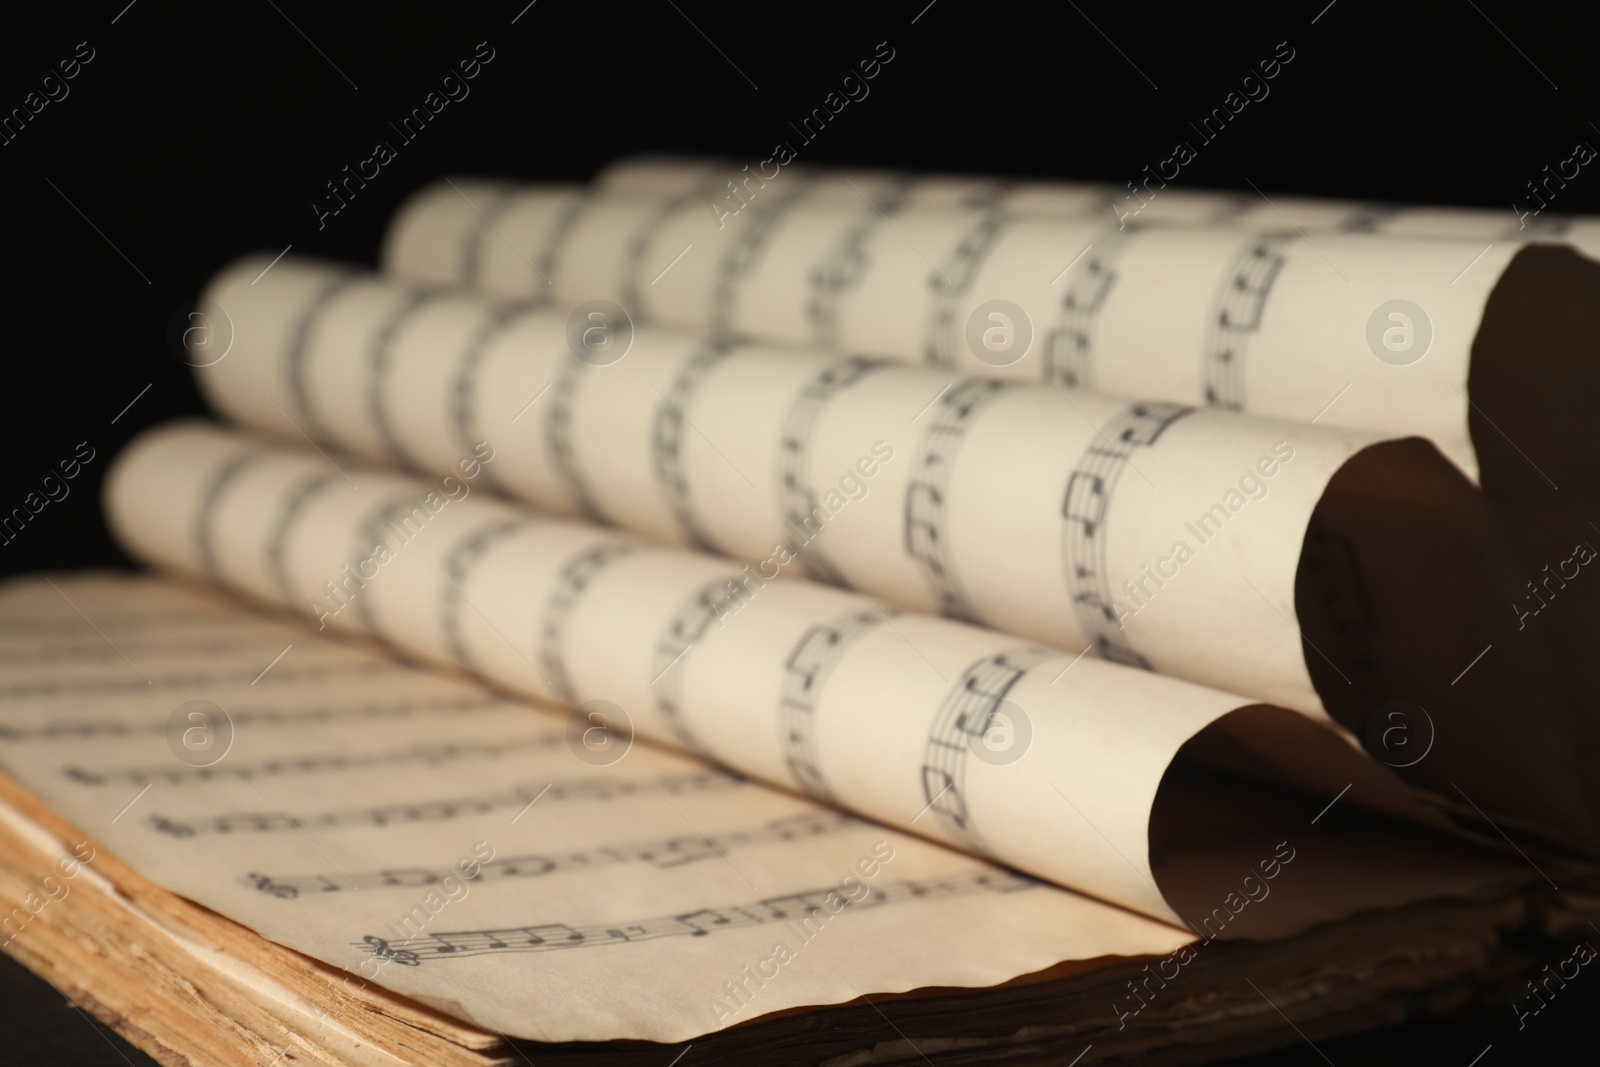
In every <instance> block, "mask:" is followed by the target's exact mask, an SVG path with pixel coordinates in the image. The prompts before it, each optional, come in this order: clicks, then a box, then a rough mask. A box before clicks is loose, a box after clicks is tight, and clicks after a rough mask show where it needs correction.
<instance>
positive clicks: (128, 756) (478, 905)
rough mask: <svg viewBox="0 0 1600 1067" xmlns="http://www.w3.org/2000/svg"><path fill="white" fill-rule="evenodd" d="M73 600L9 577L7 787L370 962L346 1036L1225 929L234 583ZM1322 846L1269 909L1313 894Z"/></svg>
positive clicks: (681, 1023)
mask: <svg viewBox="0 0 1600 1067" xmlns="http://www.w3.org/2000/svg"><path fill="white" fill-rule="evenodd" d="M340 484H341V485H343V484H344V483H343V482H340ZM346 488H348V487H346ZM452 506H454V505H452ZM441 521H442V520H441ZM396 565H397V566H398V565H400V564H398V563H397V564H396ZM387 577H388V576H387V575H385V578H386V579H387ZM48 581H49V584H46V580H44V579H41V578H31V579H27V580H17V581H12V582H8V583H6V585H5V586H4V587H3V588H0V613H3V614H0V617H3V620H4V621H3V625H0V692H3V694H4V700H5V719H4V728H3V730H0V751H3V753H4V758H5V762H6V765H7V770H8V773H10V774H11V775H13V776H14V777H16V778H17V779H19V780H21V781H22V782H25V783H26V784H27V787H28V788H29V790H30V791H31V792H33V793H34V794H35V795H37V796H39V797H41V798H44V799H45V800H46V801H48V802H49V804H50V805H51V807H52V808H53V809H55V810H56V811H58V812H60V813H61V814H62V815H63V816H65V817H66V818H68V819H71V820H72V821H73V822H75V823H76V824H77V825H78V826H80V827H83V828H84V829H85V830H86V831H88V832H89V833H91V834H92V835H93V838H94V840H95V842H96V843H97V844H99V845H102V846H106V847H110V848H114V849H115V852H116V854H117V855H118V856H120V857H121V858H122V859H124V860H126V861H127V862H129V863H132V864H135V865H137V867H138V869H139V870H141V871H142V872H144V873H146V874H147V875H148V876H149V877H151V878H153V879H158V880H159V881H160V882H161V883H162V884H163V885H165V886H167V887H169V888H171V889H173V890H174V891H175V892H178V893H182V894H183V895H185V896H187V897H189V898H190V899H192V900H195V901H197V902H199V903H200V904H203V905H205V906H206V907H209V908H212V909H214V910H216V911H218V912H220V913H222V914H224V915H227V916H228V917H230V918H232V919H235V920H237V921H239V922H242V923H245V924H247V925H248V926H250V927H252V928H254V929H255V930H257V931H259V932H260V933H262V934H263V935H264V936H266V937H268V938H271V939H272V940H274V941H277V942H279V943H281V944H284V945H288V946H290V947H292V948H295V949H297V950H299V951H301V952H304V953H307V954H309V955H311V956H313V957H316V958H318V959H321V960H324V961H326V962H327V963H330V964H332V965H334V966H336V967H339V968H342V969H343V970H344V971H345V972H348V973H345V974H342V975H341V976H340V977H341V979H342V989H341V990H340V995H338V996H337V997H335V998H330V1000H329V1001H328V1002H326V1003H324V1004H322V1005H320V1008H321V1009H322V1011H323V1013H324V1014H323V1017H322V1019H321V1020H320V1022H321V1023H322V1024H323V1025H324V1026H326V1027H328V1028H330V1029H331V1030H332V1031H333V1032H335V1033H337V1032H338V1031H339V1030H340V1029H341V1028H342V1027H343V1025H344V1020H345V1019H346V1018H347V1016H348V1015H349V1014H350V1013H351V1012H353V1011H361V1010H363V1008H364V1005H363V1004H362V1003H361V1002H360V1001H359V1000H356V999H355V998H353V997H351V996H349V995H348V994H347V993H346V992H345V991H349V992H355V991H357V990H358V989H359V988H361V987H363V986H365V985H366V984H367V983H368V982H371V981H376V982H378V983H380V984H382V985H384V986H388V987H389V988H392V989H395V990H398V991H400V992H402V993H405V994H407V995H409V996H412V997H415V998H417V999H419V1000H422V1001H425V1002H426V1003H428V1004H429V1005H431V1006H434V1007H436V1008H439V1009H442V1010H445V1011H448V1012H450V1013H451V1014H454V1015H456V1016H459V1017H461V1018H465V1019H473V1020H476V1021H477V1022H478V1023H479V1024H480V1025H482V1026H485V1027H488V1028H490V1029H492V1030H494V1031H496V1032H499V1033H504V1034H509V1035H511V1036H515V1037H523V1038H532V1039H537V1040H543V1041H585V1040H589V1041H604V1040H617V1039H633V1040H650V1041H683V1040H688V1039H692V1038H695V1037H697V1036H698V1035H700V1034H703V1033H706V1032H708V1031H711V1030H715V1029H719V1028H720V1027H723V1026H727V1025H731V1024H733V1023H739V1022H744V1021H747V1020H749V1019H751V1018H754V1017H755V1016H757V1015H762V1014H765V1013H767V1012H771V1011H779V1010H783V1009H786V1008H795V1007H804V1006H807V1005H816V1004H833V1003H841V1002H844V1001H849V1000H852V999H854V998H856V997H858V996H860V995H861V994H863V993H865V994H867V995H869V996H875V994H877V993H892V992H902V991H904V990H908V989H914V988H918V987H921V986H928V985H936V986H942V985H955V986H960V985H972V986H984V985H990V984H993V983H996V982H1003V981H1006V980H1009V979H1011V978H1015V977H1016V976H1018V975H1022V974H1027V973H1030V972H1033V971H1038V970H1041V969H1043V968H1047V967H1050V966H1053V965H1055V964H1056V963H1058V962H1060V961H1061V960H1072V959H1093V958H1096V957H1100V956H1138V955H1143V954H1151V955H1164V954H1166V953H1168V952H1171V951H1172V950H1173V949H1174V948H1176V947H1178V946H1179V945H1183V944H1187V943H1189V942H1191V941H1193V940H1194V935H1192V934H1190V933H1188V932H1186V931H1183V930H1179V929H1177V928H1175V927H1173V926H1171V925H1168V924H1165V923H1159V922H1156V921H1155V920H1153V919H1148V918H1145V917H1142V916H1138V915H1135V914H1133V913H1132V912H1129V911H1126V910H1124V909H1122V908H1117V907H1113V906H1110V905H1107V904H1103V903H1100V902H1097V901H1092V900H1090V899H1088V898H1087V897H1083V896H1080V895H1078V894H1075V893H1070V892H1067V891H1064V890H1058V889H1055V888H1053V887H1050V886H1047V885H1045V884H1043V883H1041V882H1038V881H1036V880H1035V879H1032V878H1028V877H1026V876H1023V875H1020V874H1017V873H1015V872H1013V871H1007V870H1003V869H1001V868H998V867H995V866H993V865H992V864H988V863H984V862H982V861H980V860H976V859H973V858H972V857H969V856H963V855H961V854H959V853H957V852H955V851H953V850H951V849H947V848H943V847H941V846H938V845H935V844H931V843H928V842H926V841H922V840H919V839H918V838H916V837H914V836H910V835H906V834H901V833H897V832H895V831H893V830H889V829H886V828H884V827H882V826H877V825H874V824H872V823H870V822H867V821H865V820H862V819H858V818H855V817H852V816H849V815H846V814H843V813H841V812H838V811H834V810H831V809H828V808H825V807H823V806H821V805H818V804H816V803H814V802H811V801H808V800H807V799H805V798H803V797H798V796H795V795H793V794H789V793H785V792H782V791H780V790H775V789H768V788H764V787H762V786H760V785H758V784H756V783H754V782H750V781H745V780H741V779H739V778H737V777H735V776H733V775H729V774H727V773H726V772H723V771H720V770H717V769H715V768H712V767H709V766H707V765H706V764H705V763H703V762H701V761H699V760H695V759H692V758H688V757H684V756H680V755H675V754H673V753H669V752H664V751H660V750H658V749H655V748H652V747H650V746H647V745H645V744H643V743H640V744H637V745H634V746H633V747H631V748H629V749H627V750H626V751H623V750H622V748H621V745H622V744H623V739H622V738H621V737H620V736H619V735H618V734H617V733H615V732H612V733H611V734H610V735H609V737H608V738H607V739H606V744H607V745H609V746H610V751H607V750H606V748H605V747H603V746H600V745H596V746H594V747H592V748H586V747H584V746H583V745H580V746H578V747H576V748H574V749H572V750H569V744H570V743H571V742H570V741H569V738H570V737H571V736H572V731H571V729H570V728H568V729H563V724H562V722H561V720H560V719H559V718H555V717H553V716H551V715H548V714H541V713H539V712H537V711H535V710H532V709H530V708H529V707H528V706H527V704H525V703H523V702H519V701H516V700H511V699H506V698H504V697H498V696H496V695H494V694H491V693H487V692H485V691H484V690H483V689H482V687H481V686H477V685H474V684H472V683H470V682H469V681H467V680H465V679H462V678H460V677H452V676H450V675H448V674H446V673H443V672H437V671H427V670H422V669H419V668H417V667H415V666H407V665H405V664H401V663H397V662H395V661H394V659H393V657H392V656H388V655H385V654H384V653H383V652H382V650H380V649H377V648H374V647H372V646H370V645H365V644H363V643H358V642H352V641H350V640H348V639H343V640H341V639H336V638H335V637H334V636H333V635H330V634H328V633H323V634H318V633H316V632H315V630H314V629H313V628H311V627H308V626H306V625H304V623H303V622H301V621H300V620H298V619H288V618H283V617H278V618H271V617H264V616H263V615H261V614H260V613H259V612H250V611H247V610H245V609H244V608H243V607H242V606H241V605H239V604H238V603H236V602H231V601H230V600H228V599H227V598H225V597H222V596H219V595H216V594H215V593H213V592H205V593H202V592H201V591H199V590H195V589H190V588H184V587H183V586H180V585H178V584H177V583H173V582H170V581H163V580H158V579H156V578H154V577H152V576H139V577H137V578H135V577H130V576H121V575H118V576H112V575H71V576H68V575H56V576H54V577H53V578H50V579H49V580H48ZM80 611H81V612H82V614H81V615H80V614H79V612H80ZM86 619H87V620H89V621H87V622H86V621H85V620H86ZM91 627H92V628H91ZM97 631H98V632H97ZM495 640H498V639H497V638H496V639H495ZM108 642H112V643H113V644H109V645H108ZM124 656H125V657H126V660H124V658H123V657H124ZM64 661H66V662H70V663H71V664H72V666H73V673H72V675H71V677H70V680H64V678H63V675H62V663H63V662H64ZM263 668H268V669H265V670H264V669H263ZM135 671H138V672H139V673H138V674H136V673H135ZM141 675H143V677H141ZM197 694H204V696H203V697H198V696H197ZM175 706H176V708H177V713H175V712H174V708H175ZM174 720H176V721H177V722H178V726H179V730H181V731H182V733H181V735H180V736H181V740H176V741H174V740H173V736H174V733H175V731H174V730H173V726H172V723H173V721H174ZM582 725H583V728H585V729H590V728H593V727H594V724H593V723H588V722H585V723H583V724H582ZM613 725H615V724H613ZM469 742H470V743H471V745H472V746H474V747H473V748H472V750H470V751H467V750H463V749H462V746H463V745H464V744H467V743H469ZM575 752H585V753H590V754H591V755H590V758H589V759H588V760H587V761H584V760H580V759H579V758H577V757H576V756H575V755H574V753H575ZM174 753H178V754H179V755H180V757H181V759H182V762H180V759H175V758H174ZM135 779H137V783H136V784H130V783H134V782H135ZM141 788H143V789H144V790H147V792H141ZM136 794H137V796H136ZM130 798H133V799H134V800H135V801H136V803H130ZM1057 803H1058V804H1059V805H1060V806H1061V808H1062V809H1063V810H1064V811H1066V812H1067V813H1068V814H1069V815H1070V814H1071V809H1070V808H1067V806H1066V804H1065V802H1064V801H1061V800H1060V799H1059V798H1058V799H1057ZM1341 803H1343V802H1342V801H1341ZM8 810H9V809H4V810H0V815H3V814H4V813H5V811H8ZM119 812H120V814H119ZM113 816H116V818H112V817H113ZM924 821H926V820H924ZM1325 823H1326V820H1323V821H1322V822H1319V823H1318V824H1317V826H1316V827H1309V826H1307V827H1299V828H1296V829H1297V832H1295V833H1294V834H1293V836H1294V841H1292V842H1291V843H1290V844H1289V849H1295V850H1296V851H1298V852H1304V851H1305V850H1306V847H1307V845H1314V844H1316V843H1320V842H1319V840H1318V838H1319V836H1320V835H1318V833H1317V832H1318V831H1319V830H1320V829H1321V827H1322V826H1323V825H1324V824H1325ZM1280 839H1281V838H1280ZM1102 847H1103V846H1102ZM1284 851H1285V854H1286V855H1287V854H1290V853H1289V850H1288V849H1285V850H1284ZM1311 851H1312V856H1311V859H1310V860H1308V859H1307V858H1305V857H1304V856H1302V855H1295V856H1293V861H1292V862H1291V863H1290V865H1289V866H1288V867H1286V868H1282V869H1281V870H1280V868H1279V867H1277V866H1276V865H1275V866H1273V867H1271V868H1269V869H1271V870H1272V871H1273V872H1274V873H1277V874H1278V877H1277V878H1276V879H1274V880H1273V881H1272V882H1269V883H1261V884H1264V885H1266V886H1267V887H1268V889H1269V891H1270V890H1279V892H1278V893H1276V894H1274V896H1275V897H1276V899H1270V898H1269V901H1268V903H1267V904H1266V905H1265V906H1255V907H1254V908H1253V910H1257V911H1262V910H1271V909H1274V908H1276V907H1277V906H1278V904H1279V902H1280V901H1282V900H1284V899H1286V898H1293V897H1295V896H1299V895H1301V894H1302V889H1301V883H1302V874H1301V872H1302V870H1304V872H1305V873H1306V875H1307V876H1308V877H1309V878H1312V879H1314V878H1315V877H1316V872H1315V871H1314V870H1313V863H1314V862H1315V849H1314V848H1313V849H1312V850H1311ZM88 854H89V855H93V853H92V852H91V853H88ZM80 855H81V853H80ZM1260 859H1270V860H1273V862H1274V864H1276V863H1277V861H1276V860H1275V859H1273V850H1272V848H1271V847H1270V846H1269V847H1268V848H1267V850H1266V851H1265V852H1264V853H1262V855H1260V856H1255V857H1251V860H1250V862H1251V863H1255V862H1256V861H1257V860H1260ZM80 873H81V877H83V878H94V877H96V875H95V874H94V868H93V867H85V868H83V869H82V870H81V872H80ZM68 877H71V875H70V874H69V875H68ZM1258 881H1259V879H1258ZM1254 884H1255V883H1253V885H1254ZM57 888H58V889H59V887H57ZM1307 888H1308V889H1309V888H1311V886H1309V885H1308V886H1307ZM1284 889H1287V890H1288V891H1287V892H1283V890H1284ZM1255 891H1256V892H1257V893H1258V894H1259V893H1260V892H1261V890H1260V889H1257V890H1255ZM1208 907H1209V905H1208ZM1196 919H1197V920H1198V919H1199V915H1198V914H1197V915H1196ZM930 930H937V931H938V936H937V937H930V936H928V932H929V931H930ZM10 932H11V934H12V936H15V933H16V931H15V929H14V928H13V930H12V931H10ZM33 936H37V935H35V934H34V932H33V931H32V930H29V931H28V932H27V934H26V935H25V938H26V937H33ZM775 943H782V944H783V945H784V946H785V947H784V950H783V952H782V953H780V954H776V955H777V956H778V958H777V959H775V958H774V957H775V953H774V945H775ZM756 972H759V974H757V973H756ZM619 990H625V991H626V995H620V994H619V992H618V991H619ZM1107 999H1108V1000H1109V999H1110V998H1109V997H1108V998H1107ZM273 1051H276V1049H275V1050H273ZM267 1055H268V1056H270V1055H271V1052H269V1053H268V1054H267ZM296 1058H297V1059H298V1057H296ZM263 1062H265V1059H263ZM317 1062H326V1061H317ZM361 1062H368V1061H361Z"/></svg>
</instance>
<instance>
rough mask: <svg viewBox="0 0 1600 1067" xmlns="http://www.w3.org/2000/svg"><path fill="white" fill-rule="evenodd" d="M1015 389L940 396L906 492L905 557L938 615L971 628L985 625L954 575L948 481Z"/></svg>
mask: <svg viewBox="0 0 1600 1067" xmlns="http://www.w3.org/2000/svg"><path fill="white" fill-rule="evenodd" d="M1012 385H1013V383H1010V382H1001V381H996V380H994V379H992V378H967V379H965V380H963V381H961V382H959V383H957V384H956V386H955V387H954V388H953V389H949V390H947V391H946V392H945V393H944V394H943V395H942V396H940V398H939V399H938V400H937V401H935V402H934V405H933V409H932V411H931V417H930V419H929V422H928V428H927V430H926V431H925V432H924V433H923V435H922V440H921V441H919V442H918V444H917V451H916V454H915V456H914V457H913V459H912V467H911V469H912V478H911V481H910V483H909V484H908V485H907V486H906V506H905V550H906V554H907V555H908V556H910V557H911V558H912V559H914V560H916V561H917V563H918V564H920V565H921V568H922V573H923V576H924V578H926V579H927V582H928V585H929V586H930V587H931V588H932V589H933V592H934V595H936V596H937V597H938V598H939V611H940V613H941V614H944V615H948V616H950V617H951V618H956V619H962V620H964V621H966V622H971V623H979V622H981V620H980V618H979V616H978V612H977V609H976V608H975V607H974V606H973V604H972V602H971V600H970V599H969V598H968V597H967V594H966V591H965V589H964V588H963V586H962V584H961V578H960V575H959V574H958V573H957V572H956V561H955V550H954V548H953V547H952V545H951V543H950V529H949V521H950V520H949V501H948V497H949V487H950V476H951V471H953V470H954V469H955V462H956V457H957V455H958V454H959V453H960V451H961V446H962V444H963V443H965V438H966V434H967V431H968V430H970V429H971V428H972V425H973V420H974V419H975V418H976V417H977V415H978V414H979V413H980V412H982V411H983V410H984V409H985V408H987V407H988V406H989V405H990V404H992V403H993V402H994V401H995V400H997V399H998V398H999V397H1000V396H1001V394H1003V393H1004V392H1005V391H1006V390H1008V389H1010V388H1012Z"/></svg>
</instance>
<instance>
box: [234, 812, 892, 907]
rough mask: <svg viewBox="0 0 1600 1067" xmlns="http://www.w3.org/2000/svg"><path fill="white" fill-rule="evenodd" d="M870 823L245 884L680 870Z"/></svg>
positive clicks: (287, 894)
mask: <svg viewBox="0 0 1600 1067" xmlns="http://www.w3.org/2000/svg"><path fill="white" fill-rule="evenodd" d="M869 825H871V824H869V823H867V822H866V821H865V820H862V819H858V818H856V817H855V816H853V815H846V814H845V813H843V812H836V811H808V812H803V813H802V814H799V815H790V816H785V817H783V818H781V819H773V820H771V821H769V822H767V823H764V824H763V825H761V826H757V827H754V828H752V829H748V830H730V831H726V832H723V833H720V834H717V835H716V836H714V837H702V836H700V835H699V834H684V835H681V836H678V837H664V838H658V839H656V840H652V841H633V842H627V843H624V844H618V845H601V846H599V847H597V848H590V849H571V850H567V851H562V852H530V853H524V854H522V855H517V856H506V857H504V858H496V859H493V860H490V861H489V862H488V863H485V864H483V865H482V867H481V868H479V871H478V874H477V875H476V876H473V877H468V876H467V875H465V874H463V873H462V872H461V870H460V868H459V867H455V866H452V867H437V868H435V867H391V868H386V869H383V870H377V871H357V872H355V873H353V874H350V875H348V876H346V875H343V874H310V875H288V876H285V875H266V874H258V873H254V872H252V873H251V874H249V875H247V876H246V877H245V879H244V882H245V884H246V885H248V886H250V887H251V888H252V889H256V890H259V891H260V892H262V893H265V894H267V895H268V896H273V897H278V898H279V899H282V900H294V899H297V898H298V897H300V896H303V895H315V894H319V893H349V892H360V891H366V890H381V889H421V888H426V887H428V886H434V885H439V884H441V883H443V882H444V881H445V880H446V879H447V878H456V879H460V880H462V881H467V882H493V881H510V880H514V879H521V878H541V877H544V876H545V875H551V874H565V873H568V872H572V871H593V870H599V869H601V868H604V867H616V866H624V865H627V864H634V863H637V864H645V865H647V866H650V867H654V868H656V869H658V870H671V869H673V868H676V867H686V866H689V865H691V864H695V863H702V862H705V861H707V860H718V859H722V858H723V857H724V854H725V853H726V852H729V851H731V850H733V849H739V848H753V847H757V846H761V845H770V844H781V843H784V842H788V841H801V840H808V839H811V838H816V837H825V836H828V835H830V834H838V833H843V832H845V831H847V830H855V829H860V828H863V827H866V826H869Z"/></svg>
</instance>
